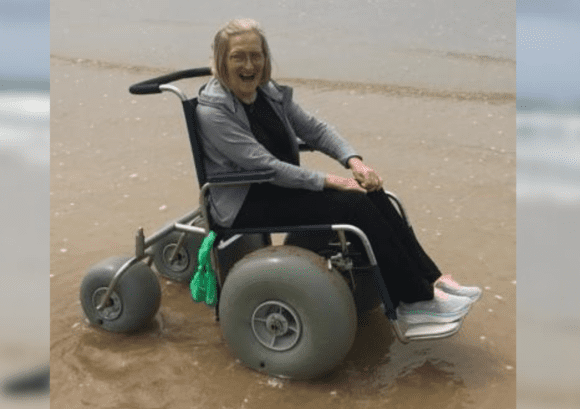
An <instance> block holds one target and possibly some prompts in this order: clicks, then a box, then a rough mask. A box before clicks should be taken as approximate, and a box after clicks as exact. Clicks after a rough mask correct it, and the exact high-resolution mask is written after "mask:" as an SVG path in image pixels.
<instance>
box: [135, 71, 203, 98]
mask: <svg viewBox="0 0 580 409" xmlns="http://www.w3.org/2000/svg"><path fill="white" fill-rule="evenodd" d="M207 75H211V68H209V67H203V68H192V69H189V70H183V71H177V72H172V73H171V74H167V75H163V76H161V77H157V78H152V79H150V80H146V81H142V82H139V83H137V84H134V85H131V87H130V88H129V92H130V93H131V94H141V95H142V94H159V93H160V92H161V90H160V89H159V86H160V85H163V84H169V83H170V82H173V81H179V80H182V79H185V78H195V77H205V76H207Z"/></svg>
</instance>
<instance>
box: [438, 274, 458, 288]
mask: <svg viewBox="0 0 580 409" xmlns="http://www.w3.org/2000/svg"><path fill="white" fill-rule="evenodd" d="M437 281H441V282H442V283H445V284H447V285H448V286H450V287H452V288H455V289H459V288H460V287H461V285H460V284H459V283H458V282H457V281H455V280H454V279H453V278H451V274H446V275H444V276H441V277H439V279H438V280H437Z"/></svg>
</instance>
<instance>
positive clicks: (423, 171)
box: [50, 58, 516, 409]
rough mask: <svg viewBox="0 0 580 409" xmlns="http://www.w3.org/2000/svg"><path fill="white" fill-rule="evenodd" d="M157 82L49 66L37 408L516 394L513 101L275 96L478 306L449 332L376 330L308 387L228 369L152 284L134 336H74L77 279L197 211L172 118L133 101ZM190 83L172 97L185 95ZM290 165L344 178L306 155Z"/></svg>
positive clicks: (188, 315)
mask: <svg viewBox="0 0 580 409" xmlns="http://www.w3.org/2000/svg"><path fill="white" fill-rule="evenodd" d="M163 73H164V71H161V70H155V69H147V68H143V67H142V68H140V69H137V68H132V67H126V66H114V65H109V66H107V65H103V64H97V63H95V62H91V61H76V60H67V59H59V58H52V59H51V158H50V159H51V188H50V189H51V192H50V198H51V209H50V213H51V214H50V221H51V243H50V256H51V271H50V274H51V279H50V281H51V286H50V288H51V341H50V342H51V405H52V407H55V408H63V407H70V408H80V407H83V408H100V409H101V408H124V409H127V408H139V409H144V408H161V407H167V408H172V409H180V408H197V407H199V408H220V407H224V408H234V407H235V408H242V407H243V408H261V407H264V406H263V402H264V400H265V401H267V402H269V406H271V407H279V408H294V407H301V408H314V407H316V408H325V407H333V408H349V407H354V406H356V407H360V408H365V407H368V408H371V407H372V408H375V407H383V406H387V405H388V406H389V407H392V408H397V407H400V408H419V407H421V408H422V407H426V406H425V400H426V399H428V400H429V401H428V402H429V404H428V405H427V406H428V407H431V408H439V407H441V408H444V407H469V408H494V409H495V408H514V407H515V399H516V393H515V386H516V375H515V374H516V337H515V324H516V310H515V306H516V281H515V280H516V258H515V250H516V223H515V209H516V191H515V169H516V161H515V159H516V158H515V140H516V129H515V114H516V108H515V98H514V96H513V95H510V94H505V95H504V96H503V97H502V98H497V97H492V96H490V95H488V96H487V97H486V96H485V95H483V96H482V95H479V96H477V95H475V94H473V93H472V94H466V95H467V96H466V95H459V94H457V93H455V94H454V93H452V92H445V90H439V91H437V92H431V91H428V90H425V91H424V92H407V91H405V90H404V89H390V88H389V87H378V88H377V87H375V88H373V87H371V86H352V84H351V85H349V84H344V83H333V82H323V83H320V82H313V81H305V80H302V81H298V80H284V81H281V82H284V83H286V84H288V85H292V86H294V87H295V98H296V100H297V101H298V102H299V103H300V104H301V105H302V106H303V107H304V108H306V109H308V110H310V111H311V112H313V113H315V114H316V115H317V116H318V117H319V118H322V119H324V120H326V121H328V122H329V123H331V124H333V125H334V126H335V127H336V128H337V129H338V130H339V132H340V133H341V134H342V135H344V136H345V137H346V138H348V139H349V141H350V142H351V143H352V144H353V145H354V146H355V147H356V148H357V149H358V150H359V152H360V153H361V155H362V156H363V157H364V160H365V162H366V163H367V164H369V165H371V166H372V167H374V168H375V169H376V170H377V171H378V172H379V174H380V175H381V176H382V177H383V179H384V180H385V188H386V189H388V190H391V191H393V192H395V193H396V194H397V195H398V196H399V197H400V198H401V199H402V200H403V203H404V204H405V208H406V210H407V212H408V214H409V217H410V219H411V222H412V223H413V226H414V229H415V232H416V233H417V235H418V236H419V239H420V241H421V242H422V243H423V245H424V247H425V248H426V250H427V252H428V253H429V254H430V255H431V256H432V258H433V259H434V260H435V261H436V262H437V263H438V265H439V266H440V268H441V270H442V271H443V272H444V273H450V274H452V275H453V276H454V277H455V278H456V279H457V280H458V281H460V282H462V283H466V284H471V285H478V286H480V287H482V288H485V290H484V295H483V298H482V299H481V300H480V301H479V302H478V303H477V304H476V305H475V306H474V308H473V309H472V311H471V312H470V314H469V315H468V317H467V318H466V320H465V323H464V325H463V327H462V330H461V331H460V333H459V334H457V335H455V336H454V337H452V338H449V339H445V340H440V341H427V342H417V343H412V344H409V345H402V344H400V343H399V342H398V341H397V340H396V339H395V338H394V336H393V335H392V333H391V330H390V328H389V326H388V323H387V322H386V321H385V320H384V318H383V317H381V316H380V314H378V313H377V312H375V313H372V314H371V315H370V316H369V317H368V320H367V321H365V322H361V323H359V331H358V334H357V339H356V341H355V345H354V347H353V349H352V350H351V352H350V353H349V355H348V356H347V358H346V360H345V361H344V363H343V364H341V365H340V366H339V367H338V368H337V369H336V370H335V371H334V372H333V373H331V374H329V375H328V376H326V377H325V378H323V379H321V380H317V381H312V382H289V381H282V380H278V379H273V378H268V377H266V376H264V375H261V374H258V373H255V372H253V371H251V370H248V369H246V368H244V367H243V366H241V365H239V364H238V363H237V362H236V361H235V360H234V358H233V357H232V356H231V355H230V353H229V351H228V348H227V345H226V344H225V342H224V341H223V338H222V336H221V331H220V328H219V324H218V323H215V322H214V321H213V314H212V311H211V310H210V309H208V308H207V307H205V306H204V305H198V304H195V303H193V302H192V301H191V298H190V295H189V294H188V288H187V287H186V286H182V285H179V284H175V283H171V282H168V281H167V280H165V279H162V280H161V286H162V292H163V296H162V305H161V308H160V311H159V313H158V315H157V317H156V320H155V323H153V324H152V326H151V328H148V329H147V330H145V331H143V332H141V333H139V334H136V335H131V336H128V335H115V334H111V333H105V332H102V331H99V330H96V329H95V328H92V327H90V326H89V325H88V324H87V323H86V322H85V320H84V316H83V312H82V309H81V307H80V303H79V285H80V282H81V280H82V278H83V276H84V274H85V272H86V270H87V269H88V268H89V267H90V266H91V265H92V264H94V263H96V262H98V261H100V260H102V259H104V258H107V257H109V256H113V255H118V254H131V253H132V252H133V248H134V244H133V243H134V239H133V237H134V234H135V230H136V229H137V228H138V227H140V226H142V227H143V228H144V229H145V234H146V235H150V234H151V233H153V232H154V231H156V230H157V229H159V228H161V227H162V226H163V225H165V223H167V222H168V221H170V220H173V219H175V218H177V217H179V216H181V215H183V214H185V213H187V212H188V211H189V210H191V209H193V208H195V207H196V203H197V195H198V192H199V189H198V187H197V182H196V179H195V174H194V168H193V164H192V156H191V153H190V148H189V142H188V140H187V137H186V134H185V124H184V121H183V113H182V111H181V107H180V103H179V101H178V99H177V98H176V97H174V96H173V95H170V94H169V95H166V94H161V95H150V96H133V95H130V94H129V93H128V88H129V86H130V85H131V84H133V83H135V82H138V81H141V80H144V79H147V78H150V77H153V76H156V75H160V74H163ZM203 82H204V81H201V80H199V81H189V82H187V83H185V82H184V83H183V88H184V89H185V90H187V92H188V95H193V94H194V93H195V92H196V90H197V89H198V88H199V86H200V85H201V84H202V83H203ZM303 165H304V166H307V167H311V168H315V169H320V170H324V171H328V172H334V173H338V174H341V175H345V176H347V175H348V171H346V170H345V169H342V168H341V167H340V166H339V165H338V164H337V163H336V162H334V161H332V160H331V159H329V158H327V157H323V156H322V155H321V154H305V155H304V156H303Z"/></svg>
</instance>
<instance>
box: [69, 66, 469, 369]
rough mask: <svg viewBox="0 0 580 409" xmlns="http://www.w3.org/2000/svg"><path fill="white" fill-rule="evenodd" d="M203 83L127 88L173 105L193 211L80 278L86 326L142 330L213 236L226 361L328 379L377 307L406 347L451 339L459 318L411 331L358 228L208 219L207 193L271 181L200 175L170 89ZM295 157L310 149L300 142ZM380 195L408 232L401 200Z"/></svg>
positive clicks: (198, 150) (199, 152) (191, 129)
mask: <svg viewBox="0 0 580 409" xmlns="http://www.w3.org/2000/svg"><path fill="white" fill-rule="evenodd" d="M209 75H211V70H210V69H209V68H195V69H189V70H183V71H178V72H174V73H171V74H168V75H164V76H160V77H157V78H153V79H149V80H146V81H143V82H140V83H138V84H134V85H132V86H131V87H130V89H129V91H130V92H131V93H132V94H158V93H162V92H170V93H173V94H175V95H176V96H177V97H179V99H180V100H181V102H182V106H183V110H184V114H185V120H186V124H187V130H188V134H189V140H190V143H191V148H192V153H193V158H194V165H195V168H196V173H197V179H198V182H199V186H200V195H199V207H198V208H197V209H195V210H193V211H191V212H190V213H188V214H186V215H184V216H183V217H181V218H179V219H177V220H174V221H172V222H170V223H169V224H167V225H166V226H165V227H163V228H162V229H160V230H159V231H157V232H155V233H154V234H152V235H151V236H149V237H145V235H144V232H143V229H142V228H139V229H138V230H137V233H136V236H135V255H133V256H125V257H123V256H119V257H112V258H109V259H106V260H104V261H102V262H100V263H97V264H96V265H94V266H92V267H91V268H90V269H89V270H88V272H87V274H86V275H85V277H84V278H83V280H82V283H81V288H80V300H81V305H82V308H83V311H84V313H85V315H86V317H87V318H88V321H89V322H90V324H91V325H93V326H96V327H99V328H102V329H104V330H107V331H112V332H133V331H136V330H139V329H141V328H143V327H144V326H146V325H147V324H148V323H150V321H151V320H152V319H153V317H154V316H155V315H156V313H157V311H158V309H159V306H160V302H161V289H160V285H159V280H158V278H157V274H159V275H161V276H163V277H166V278H169V279H171V280H175V281H178V282H184V283H187V282H190V281H191V279H192V277H193V275H194V273H195V271H196V268H197V252H198V250H199V248H200V245H201V242H202V241H203V239H204V238H205V237H207V236H208V234H209V232H210V231H214V232H215V233H216V234H217V239H216V240H215V242H214V246H213V248H212V249H211V264H212V268H213V270H214V272H215V275H216V281H217V287H218V288H217V303H216V306H215V315H216V320H217V321H218V322H219V324H220V327H221V330H222V334H223V337H224V339H225V340H226V342H227V344H228V346H229V348H230V350H231V352H232V354H233V355H234V356H235V357H236V358H238V359H239V360H240V362H242V363H243V364H244V365H246V366H248V367H250V368H252V369H254V370H257V371H260V372H263V373H266V374H268V375H270V376H277V377H285V378H293V379H311V378H316V377H319V376H321V375H324V374H326V373H328V372H330V371H331V370H332V369H333V368H335V367H336V366H337V365H338V364H339V363H341V362H342V360H343V359H344V358H345V356H346V354H347V353H348V352H349V350H350V348H351V347H352V344H353V342H354V338H355V334H356V329H357V320H358V317H359V316H360V315H361V314H363V313H365V312H368V311H370V310H373V309H376V308H382V309H383V312H384V314H385V315H386V317H387V319H388V320H389V322H390V323H391V325H392V328H393V330H394V333H395V335H396V337H397V338H398V339H399V340H400V341H401V342H402V343H408V342H409V341H412V340H427V339H437V338H444V337H448V336H451V335H453V334H455V333H457V332H458V331H459V329H460V327H461V324H462V322H463V319H460V320H458V321H456V322H451V323H445V324H415V325H407V324H405V323H404V322H400V321H399V320H398V319H397V311H396V309H395V308H394V307H393V304H392V302H391V299H390V297H389V294H388V291H387V288H386V286H385V283H384V281H383V279H382V277H381V275H380V271H379V268H378V265H377V261H376V258H375V255H374V253H373V249H372V247H371V244H370V242H369V240H368V238H367V237H366V235H365V234H364V233H363V232H362V230H360V229H359V228H357V227H356V226H353V225H348V224H334V225H311V226H272V227H269V228H244V229H231V228H230V229H225V228H222V227H220V226H219V225H216V224H214V223H213V222H212V220H211V216H210V214H209V209H208V194H209V189H210V188H211V187H212V186H235V185H240V184H251V183H265V182H270V181H272V179H273V171H271V170H258V171H251V172H250V171H248V172H236V173H232V174H222V175H214V176H208V175H207V174H206V172H205V169H204V166H203V159H204V154H203V146H202V140H201V138H200V137H199V131H198V129H197V125H196V113H195V111H196V106H197V103H198V102H197V98H192V99H190V98H188V97H187V96H186V95H185V94H184V92H183V91H182V90H180V89H179V88H177V87H176V86H175V85H172V84H171V83H172V82H175V81H179V80H183V79H188V78H195V77H203V76H209ZM300 150H301V151H308V150H312V149H311V148H310V147H308V146H307V145H306V144H304V143H301V145H300ZM386 193H387V195H388V197H389V199H390V200H392V202H393V203H394V204H395V205H396V208H397V210H398V212H399V214H400V216H401V217H402V218H403V219H404V221H405V223H406V225H407V226H408V228H409V229H410V231H411V232H412V227H411V225H410V223H409V221H408V218H407V215H406V213H405V210H404V208H403V206H402V203H401V201H400V200H399V199H398V198H397V197H396V196H395V195H394V194H393V193H391V192H386ZM277 233H281V234H285V240H284V242H283V244H282V245H273V244H272V234H277ZM153 268H154V269H155V270H156V272H157V274H156V273H155V272H154V270H153Z"/></svg>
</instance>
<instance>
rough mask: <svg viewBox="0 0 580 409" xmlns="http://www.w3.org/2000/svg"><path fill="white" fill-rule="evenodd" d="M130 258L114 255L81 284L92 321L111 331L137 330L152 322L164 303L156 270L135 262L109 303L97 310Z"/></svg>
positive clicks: (84, 307) (83, 299)
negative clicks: (161, 303)
mask: <svg viewBox="0 0 580 409" xmlns="http://www.w3.org/2000/svg"><path fill="white" fill-rule="evenodd" d="M129 259H130V257H111V258H109V259H107V260H104V261H102V262H100V263H98V264H96V265H95V266H93V267H92V268H91V269H90V270H89V272H88V273H87V275H86V276H85V278H84V279H83V281H82V283H81V294H80V298H81V305H82V307H83V310H84V312H85V315H86V316H87V318H88V320H89V322H90V323H91V324H93V325H97V326H99V327H101V328H103V329H105V330H107V331H111V332H132V331H136V330H138V329H140V328H142V327H144V326H145V325H146V324H148V323H149V322H151V320H152V319H153V317H154V316H155V314H156V313H157V310H158V309H159V305H160V302H161V287H160V286H159V282H158V280H157V276H156V275H155V273H154V272H153V271H152V270H151V269H150V268H149V266H147V264H145V263H143V262H139V263H137V264H134V265H133V266H131V267H130V268H129V270H128V271H126V272H125V273H124V274H123V276H122V277H121V279H120V280H119V281H118V282H117V285H116V286H115V289H114V290H113V292H112V293H111V296H110V298H109V302H108V303H107V304H106V305H105V308H103V309H102V310H100V311H99V310H97V306H98V305H99V304H100V302H101V300H102V299H103V296H104V295H105V293H106V291H107V288H108V286H109V284H110V283H111V280H112V279H113V276H114V275H115V273H116V272H117V270H119V268H121V266H122V265H123V264H125V262H127V261H128V260H129Z"/></svg>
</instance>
